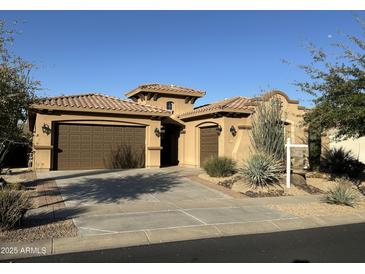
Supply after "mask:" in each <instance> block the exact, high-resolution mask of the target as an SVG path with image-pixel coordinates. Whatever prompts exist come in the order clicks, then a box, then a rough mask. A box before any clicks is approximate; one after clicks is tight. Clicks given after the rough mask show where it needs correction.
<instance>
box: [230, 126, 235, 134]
mask: <svg viewBox="0 0 365 274" xmlns="http://www.w3.org/2000/svg"><path fill="white" fill-rule="evenodd" d="M229 131H230V132H231V134H232V136H236V135H237V130H236V128H235V127H234V126H231V128H230V129H229Z"/></svg>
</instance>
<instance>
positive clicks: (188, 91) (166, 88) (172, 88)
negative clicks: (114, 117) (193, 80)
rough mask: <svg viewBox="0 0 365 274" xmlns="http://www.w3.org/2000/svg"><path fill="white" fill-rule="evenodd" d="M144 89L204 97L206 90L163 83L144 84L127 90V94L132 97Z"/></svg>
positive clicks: (146, 90)
mask: <svg viewBox="0 0 365 274" xmlns="http://www.w3.org/2000/svg"><path fill="white" fill-rule="evenodd" d="M143 91H145V92H148V91H150V92H159V93H166V94H181V95H185V96H194V97H202V96H204V95H205V91H202V90H196V89H192V88H186V87H180V86H176V85H163V84H143V85H140V86H138V87H137V88H135V89H133V90H132V91H130V92H127V93H126V94H125V95H126V96H127V97H131V96H134V95H136V94H138V93H140V92H143Z"/></svg>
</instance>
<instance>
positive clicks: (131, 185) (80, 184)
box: [58, 172, 182, 204]
mask: <svg viewBox="0 0 365 274" xmlns="http://www.w3.org/2000/svg"><path fill="white" fill-rule="evenodd" d="M181 183H182V182H181V180H180V179H179V176H178V172H170V173H142V172H141V173H138V174H133V175H127V174H126V175H123V174H122V173H121V174H120V176H117V177H115V176H113V177H110V178H107V177H106V178H90V177H85V178H81V179H79V180H78V181H76V182H72V181H66V182H60V183H58V185H59V187H60V190H61V193H62V196H63V198H64V201H65V202H67V201H77V202H79V203H81V204H82V203H83V202H92V203H117V202H120V201H121V200H126V201H131V200H137V199H139V198H141V196H142V195H146V194H156V193H163V192H167V191H169V190H171V189H172V188H175V187H177V186H178V185H180V184H181Z"/></svg>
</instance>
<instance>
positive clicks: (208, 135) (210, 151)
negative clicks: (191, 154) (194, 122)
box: [200, 126, 218, 166]
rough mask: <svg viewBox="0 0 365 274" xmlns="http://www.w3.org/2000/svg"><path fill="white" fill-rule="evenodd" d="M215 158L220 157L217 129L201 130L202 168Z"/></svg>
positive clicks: (206, 128) (214, 127)
mask: <svg viewBox="0 0 365 274" xmlns="http://www.w3.org/2000/svg"><path fill="white" fill-rule="evenodd" d="M215 156H218V134H217V127H216V126H213V127H203V128H201V129H200V166H202V165H203V163H204V162H205V161H206V160H208V159H209V158H211V157H215Z"/></svg>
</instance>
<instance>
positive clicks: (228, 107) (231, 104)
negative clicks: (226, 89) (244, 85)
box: [178, 96, 254, 119]
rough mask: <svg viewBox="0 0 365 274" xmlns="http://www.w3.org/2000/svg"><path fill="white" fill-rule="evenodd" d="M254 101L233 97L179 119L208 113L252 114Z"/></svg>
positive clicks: (196, 109) (182, 115) (186, 113)
mask: <svg viewBox="0 0 365 274" xmlns="http://www.w3.org/2000/svg"><path fill="white" fill-rule="evenodd" d="M253 103H254V102H253V99H251V98H246V97H241V96H237V97H233V98H229V99H224V100H222V101H218V102H215V103H211V104H208V105H204V106H201V107H197V108H195V109H194V110H193V111H190V112H185V113H182V114H180V115H179V116H178V117H179V118H180V119H181V118H182V119H183V118H188V117H192V116H199V115H203V114H206V113H214V112H219V111H225V112H251V111H252V110H253Z"/></svg>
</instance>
